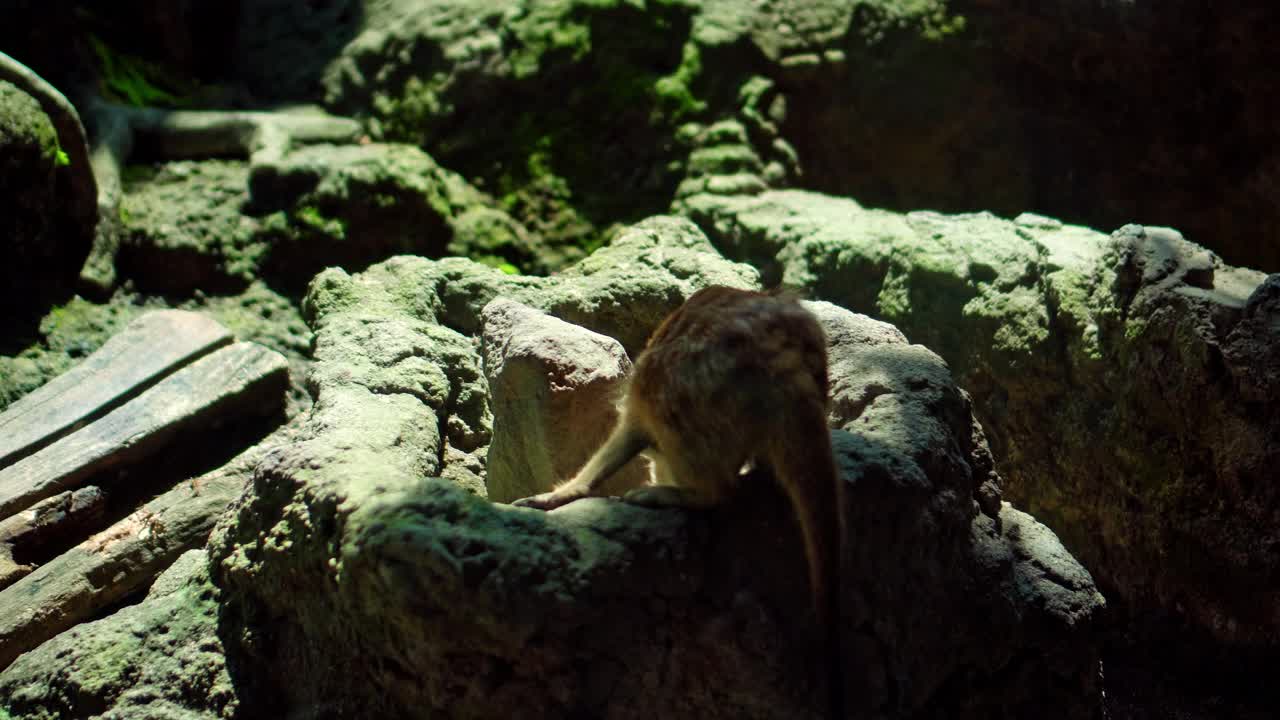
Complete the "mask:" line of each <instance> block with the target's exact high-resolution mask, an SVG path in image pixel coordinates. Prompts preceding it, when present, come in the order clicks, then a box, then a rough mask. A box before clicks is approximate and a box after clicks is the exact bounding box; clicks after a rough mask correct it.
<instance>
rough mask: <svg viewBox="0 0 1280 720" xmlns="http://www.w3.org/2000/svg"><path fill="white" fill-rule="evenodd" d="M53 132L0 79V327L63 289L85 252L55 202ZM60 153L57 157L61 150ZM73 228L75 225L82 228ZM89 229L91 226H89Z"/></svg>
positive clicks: (33, 105) (61, 193) (32, 105)
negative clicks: (67, 226) (76, 241)
mask: <svg viewBox="0 0 1280 720" xmlns="http://www.w3.org/2000/svg"><path fill="white" fill-rule="evenodd" d="M58 153H59V145H58V135H57V131H56V130H55V129H54V126H53V123H52V122H51V121H50V119H49V116H48V115H46V114H45V112H44V111H43V110H41V109H40V104H39V103H38V102H37V101H36V99H35V98H33V97H31V96H30V95H28V94H27V93H25V92H23V91H22V90H20V89H19V88H18V87H17V86H15V85H13V84H11V83H8V82H5V81H3V80H0V256H2V257H3V260H0V308H2V309H0V325H3V326H4V327H12V325H13V323H14V322H15V321H17V320H19V319H22V320H26V319H27V317H26V316H28V315H30V314H31V313H32V312H36V313H37V314H38V312H39V311H42V310H43V309H45V308H46V307H47V305H48V303H49V302H50V301H51V300H54V299H60V298H59V295H60V294H65V293H67V292H68V291H69V290H70V288H71V286H72V284H73V282H74V280H75V277H76V273H77V272H78V270H79V263H80V262H83V260H84V256H85V254H87V253H88V245H87V244H85V243H80V244H77V243H75V242H73V241H74V240H75V232H69V231H68V229H67V228H66V227H63V226H64V225H65V224H66V223H64V222H63V220H62V216H61V215H60V211H59V208H60V207H61V206H62V204H63V203H67V202H69V201H70V200H71V199H70V198H68V197H67V196H66V195H65V192H66V189H65V188H64V187H63V186H61V185H60V184H59V177H60V176H62V175H65V174H66V173H65V171H64V168H63V167H62V166H60V164H59V154H58ZM63 157H65V156H63ZM75 230H79V231H81V234H82V235H83V228H77V229H75ZM90 232H91V230H90Z"/></svg>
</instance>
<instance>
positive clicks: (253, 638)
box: [210, 218, 1102, 718]
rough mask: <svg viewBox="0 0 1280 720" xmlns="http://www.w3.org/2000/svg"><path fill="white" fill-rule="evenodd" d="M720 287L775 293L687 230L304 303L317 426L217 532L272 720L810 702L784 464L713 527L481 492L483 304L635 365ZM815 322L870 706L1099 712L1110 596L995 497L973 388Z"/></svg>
mask: <svg viewBox="0 0 1280 720" xmlns="http://www.w3.org/2000/svg"><path fill="white" fill-rule="evenodd" d="M712 282H720V283H726V282H727V283H730V284H737V285H739V286H750V285H752V284H755V283H756V282H757V279H756V276H755V274H754V272H753V271H751V270H750V269H749V268H746V267H745V266H740V265H734V264H731V263H728V262H725V261H724V260H723V259H721V258H720V257H718V256H717V255H716V254H715V253H714V252H713V251H712V250H711V248H710V246H709V245H708V244H707V242H706V240H705V238H703V237H701V235H700V233H698V232H697V230H696V229H695V228H693V227H692V226H691V225H689V224H688V223H687V222H684V221H679V220H675V219H671V218H655V219H653V220H649V221H646V222H644V223H641V224H640V225H639V226H637V227H634V228H631V229H630V230H628V231H626V232H625V233H623V235H622V236H620V237H619V239H618V240H617V241H616V242H615V243H614V244H613V245H612V246H610V247H608V248H605V249H604V250H602V251H600V252H598V253H596V254H595V255H593V256H592V258H591V259H590V260H589V261H588V262H587V263H583V264H581V265H579V266H577V267H575V268H572V269H571V270H570V271H568V272H566V273H565V274H564V275H563V276H561V277H559V278H550V279H548V278H526V277H510V276H505V275H502V274H501V273H498V272H496V271H493V270H489V269H486V268H483V267H482V266H479V265H476V264H474V263H471V262H468V261H463V260H453V259H451V260H443V261H430V260H425V259H419V258H397V259H394V260H391V261H388V262H386V263H382V264H380V265H376V266H374V267H372V268H370V269H369V270H367V271H365V272H364V273H361V274H360V275H358V276H350V275H347V274H346V273H344V272H342V271H340V270H329V271H326V272H325V273H322V274H321V275H320V276H319V277H318V278H317V280H316V281H315V283H313V285H312V288H311V292H310V294H309V296H308V312H309V316H310V318H311V322H312V323H313V326H314V328H315V329H316V333H317V341H316V355H317V366H316V367H317V371H316V373H315V375H314V381H313V383H314V385H313V386H314V391H315V394H316V403H315V406H314V408H313V411H312V415H311V416H310V418H309V419H308V420H307V422H306V426H305V428H304V429H303V431H302V432H301V434H300V436H299V439H298V441H297V442H294V443H291V444H287V445H283V446H280V447H279V448H277V449H276V450H274V451H272V452H271V453H270V454H269V456H268V458H266V459H265V460H264V461H263V462H262V463H261V464H260V465H259V466H258V469H257V471H256V473H255V474H254V479H253V483H252V487H251V489H250V491H249V492H248V493H247V494H246V495H245V496H244V497H243V498H242V500H241V502H240V503H239V505H238V507H237V509H236V510H235V512H234V513H233V514H231V515H230V516H228V517H227V518H226V519H225V521H224V522H223V523H222V525H221V526H220V527H219V529H218V530H217V531H216V532H215V535H214V538H213V539H212V541H211V545H210V563H211V566H212V568H213V573H214V577H215V582H216V583H217V584H218V585H219V586H220V587H221V588H222V590H223V592H224V595H223V597H224V603H225V604H224V610H225V613H224V616H223V617H224V620H225V622H226V625H224V627H223V629H224V631H226V635H224V637H234V638H238V642H237V643H236V644H235V646H234V647H231V648H228V651H229V652H232V653H235V654H236V655H237V661H238V662H239V663H243V665H241V667H243V668H244V669H245V670H246V672H248V673H250V674H252V675H253V676H255V677H257V678H259V679H260V680H262V681H263V682H264V683H265V685H264V686H265V687H271V688H273V690H272V692H271V693H270V694H269V695H263V696H262V697H254V698H252V701H253V702H255V703H261V704H260V705H255V707H260V708H262V709H263V711H264V712H274V711H278V712H288V711H289V709H290V708H297V707H304V706H305V707H309V708H317V709H319V710H317V712H319V713H320V714H322V715H325V716H340V715H343V714H344V713H346V714H349V713H351V712H355V711H356V710H357V709H358V711H359V712H361V713H366V714H367V713H371V712H385V713H390V714H393V715H403V716H423V715H431V714H447V715H449V716H451V717H477V718H478V717H495V716H508V715H510V716H525V717H535V716H537V717H552V716H572V715H575V714H587V715H593V716H605V717H613V718H628V717H643V716H655V715H657V716H667V717H675V716H692V715H697V716H700V717H735V718H740V717H798V716H807V715H811V714H813V713H815V712H816V711H817V708H816V706H815V704H814V703H815V698H817V697H819V696H820V694H819V693H817V692H816V690H817V688H816V682H817V680H816V678H817V675H816V673H815V668H814V665H813V662H814V654H813V653H814V652H815V649H816V647H817V638H816V637H815V633H816V628H815V627H814V626H813V621H812V618H811V616H810V615H809V613H808V611H807V610H806V609H805V608H807V607H808V605H807V603H808V598H807V590H806V582H805V575H804V573H805V570H804V563H803V562H800V561H798V558H800V557H802V555H801V546H800V543H799V538H798V536H797V533H796V530H795V528H794V526H793V522H792V520H791V518H790V517H789V515H788V511H787V510H786V508H787V505H786V503H785V502H783V501H782V500H781V497H780V495H779V494H778V492H777V490H776V489H775V488H774V487H773V485H772V484H771V483H770V482H768V481H767V480H766V478H765V477H763V476H761V475H759V474H758V473H757V475H755V476H753V477H751V478H748V479H747V480H746V481H745V482H744V485H745V488H746V489H744V491H743V492H742V493H741V494H740V496H739V497H738V498H736V499H735V500H734V501H732V502H731V503H730V504H729V505H727V506H725V507H723V508H719V509H717V510H713V511H708V512H687V511H681V510H649V509H643V508H639V507H633V506H629V505H625V504H622V503H620V502H618V501H615V500H609V499H591V500H585V501H579V502H577V503H573V504H571V505H569V506H567V507H565V508H563V509H561V510H558V511H556V512H552V513H547V514H544V513H539V512H536V511H531V510H524V509H517V508H513V507H510V506H505V505H499V504H494V503H492V502H490V501H488V500H486V499H485V498H483V497H480V495H482V494H483V492H484V489H483V484H482V483H483V481H484V479H485V475H484V463H483V458H484V455H485V452H486V451H487V449H488V447H489V445H490V441H491V438H492V437H493V434H494V432H495V430H494V427H495V426H497V425H501V424H503V423H504V422H521V420H522V417H521V415H520V414H519V413H510V412H509V410H510V409H509V408H506V407H504V406H502V405H498V404H492V403H491V398H490V396H489V390H488V386H487V383H486V382H485V380H484V377H485V376H484V374H483V369H482V368H483V363H482V360H481V356H480V353H479V351H478V348H477V347H476V342H475V339H474V338H476V336H477V335H479V333H480V331H481V328H482V324H483V317H484V316H483V314H482V312H481V310H482V308H484V307H485V306H487V305H489V304H490V302H491V301H492V300H493V299H494V298H498V297H507V298H510V299H511V300H515V301H518V302H521V303H523V304H524V305H527V306H529V307H531V308H536V309H539V310H541V311H543V312H547V313H549V314H551V315H553V316H556V317H559V318H561V319H563V320H571V321H575V322H581V323H582V324H583V325H586V326H589V327H590V328H591V329H592V330H594V331H596V332H604V333H605V334H608V335H610V336H612V337H615V338H617V339H618V340H619V341H620V342H621V344H622V346H623V347H626V348H628V350H629V351H630V352H632V353H634V352H635V350H636V348H637V347H638V344H639V343H640V342H642V341H643V338H644V336H645V335H646V334H647V332H648V331H649V330H650V329H652V327H653V326H654V325H655V324H656V323H657V321H658V320H659V319H660V318H661V317H662V316H663V315H664V314H665V313H666V312H667V311H669V310H670V309H673V308H674V307H675V306H676V305H678V304H679V303H680V302H681V301H682V299H683V298H684V297H687V296H688V295H689V294H690V293H691V292H692V291H693V290H695V289H696V288H698V287H701V286H704V285H706V284H709V283H712ZM490 307H491V313H490V316H491V317H492V316H493V313H494V312H496V311H497V309H498V308H500V307H501V305H498V306H496V307H495V306H490ZM812 307H813V308H814V310H815V312H816V313H817V314H818V316H819V317H820V318H821V319H822V321H823V322H824V325H825V326H826V327H827V330H828V332H829V334H830V335H831V337H832V366H833V368H834V372H833V375H834V376H835V380H834V382H833V397H834V402H833V407H834V410H833V420H834V422H835V424H836V429H834V430H833V433H834V441H835V447H836V452H837V455H838V461H839V467H840V469H841V475H842V479H843V480H844V481H845V482H847V483H848V484H849V493H848V495H849V498H848V507H847V508H846V510H847V512H848V514H849V526H850V536H849V538H848V549H847V554H846V560H845V568H846V570H845V572H846V577H845V584H844V588H843V590H842V605H843V607H844V617H843V622H842V629H843V635H844V651H845V654H846V658H847V661H846V667H847V669H848V675H847V678H846V679H847V683H848V685H847V692H848V695H849V697H850V700H851V703H852V705H853V707H854V708H855V710H856V713H855V715H856V716H859V717H874V716H878V715H881V714H884V713H906V714H916V715H946V716H949V717H975V718H976V717H984V718H985V717H1010V718H1013V717H1025V716H1027V715H1028V714H1029V713H1039V714H1044V713H1049V714H1051V716H1053V717H1063V718H1068V717H1081V718H1083V717H1089V716H1091V713H1092V712H1093V708H1094V707H1095V706H1096V703H1097V700H1098V694H1097V693H1098V687H1097V685H1096V680H1097V646H1096V640H1097V638H1096V635H1095V634H1094V632H1093V628H1094V623H1095V622H1096V620H1097V616H1098V612H1099V610H1100V609H1101V607H1102V600H1101V596H1100V595H1098V594H1097V592H1096V590H1094V588H1093V584H1092V581H1091V580H1090V578H1089V576H1088V573H1086V572H1085V571H1084V570H1083V569H1082V568H1081V567H1080V566H1079V565H1078V564H1077V563H1076V562H1075V561H1074V560H1072V559H1071V557H1070V556H1069V555H1068V554H1067V553H1066V551H1065V550H1063V548H1062V546H1061V545H1060V544H1058V542H1057V540H1056V539H1055V538H1054V537H1053V535H1052V533H1051V532H1049V531H1048V530H1047V529H1046V528H1044V527H1043V526H1041V525H1039V524H1038V523H1036V522H1035V521H1034V520H1032V519H1031V518H1030V517H1029V516H1027V515H1025V514H1023V513H1020V512H1018V511H1016V510H1014V509H1012V508H1011V507H1009V506H1008V505H1002V504H1001V503H1000V501H999V493H998V487H997V477H996V475H995V472H994V468H993V465H992V461H991V458H990V455H989V454H988V453H987V451H986V444H985V441H984V440H983V438H982V433H981V430H980V429H979V427H978V426H977V424H976V422H975V421H974V420H973V416H972V414H971V412H970V409H969V402H968V399H967V397H966V395H965V394H964V393H962V392H961V391H960V390H958V389H957V388H956V386H955V385H954V383H953V382H952V381H951V378H950V374H949V372H948V370H947V368H946V366H945V365H944V364H943V363H942V362H941V360H940V359H939V358H938V357H937V356H936V355H934V354H933V353H931V352H930V351H928V350H926V349H924V348H923V347H920V346H916V345H908V344H907V343H906V342H905V341H904V340H903V338H902V336H901V335H900V334H899V333H897V331H895V330H894V329H893V328H891V327H890V326H887V325H884V324H883V323H877V322H874V321H871V320H869V319H866V318H863V317H859V316H855V315H853V314H852V313H849V312H848V311H845V310H842V309H840V308H837V307H835V306H831V305H825V304H822V303H818V304H815V305H813V306H812ZM535 334H536V330H535ZM513 336H514V331H513ZM491 407H492V408H494V409H495V410H502V411H503V413H504V414H502V415H496V416H495V415H491V414H490V408H491ZM244 701H245V702H248V701H249V700H248V699H244Z"/></svg>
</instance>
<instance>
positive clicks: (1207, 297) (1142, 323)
mask: <svg viewBox="0 0 1280 720" xmlns="http://www.w3.org/2000/svg"><path fill="white" fill-rule="evenodd" d="M681 206H682V208H683V209H684V210H685V212H687V213H688V214H689V215H690V216H691V217H693V218H694V219H695V220H696V221H697V222H698V223H699V224H700V225H701V226H702V227H704V228H706V230H707V232H708V234H709V235H710V237H711V238H712V240H713V242H715V243H716V244H717V246H718V247H720V248H721V249H722V250H723V251H724V252H725V254H726V255H727V256H728V257H731V258H734V259H737V260H746V261H749V262H752V263H753V264H755V265H757V266H758V267H761V268H762V271H763V272H764V273H765V275H766V276H768V277H771V278H773V279H775V280H782V281H784V282H787V283H789V284H793V285H796V286H798V287H803V288H807V289H808V290H810V291H811V292H813V293H814V294H815V295H816V296H817V297H821V298H824V299H828V300H831V301H833V302H836V303H839V304H840V305H843V306H845V307H848V308H851V309H854V310H860V311H864V312H867V313H869V314H873V315H875V316H877V317H880V318H883V319H885V320H888V321H890V322H892V323H894V324H895V325H897V326H898V327H899V328H901V329H902V330H903V331H904V332H905V333H906V335H907V337H909V338H911V339H912V340H913V341H915V342H920V343H922V344H924V345H926V346H928V347H929V348H931V349H933V350H936V351H937V352H938V353H939V354H941V355H942V356H943V357H944V358H946V359H947V362H948V363H949V364H950V366H951V368H952V370H953V371H954V372H955V374H956V378H957V380H958V382H959V383H960V384H961V386H963V387H964V388H966V389H967V390H969V391H970V392H972V393H973V395H974V400H975V405H976V407H977V411H978V416H979V418H980V419H981V420H982V424H983V426H984V427H985V428H986V430H987V432H988V433H989V435H990V437H991V439H992V447H993V450H994V454H995V456H996V457H997V458H998V459H999V465H1000V468H1001V473H1002V475H1003V476H1004V477H1005V478H1006V479H1007V481H1008V482H1007V485H1006V493H1007V495H1008V497H1009V498H1011V499H1012V500H1013V501H1014V502H1015V503H1017V504H1018V505H1019V506H1022V507H1025V508H1027V509H1028V510H1029V511H1030V512H1031V513H1033V514H1034V515H1035V516H1036V517H1037V518H1039V519H1041V520H1043V521H1044V522H1046V523H1047V524H1048V525H1049V526H1050V527H1052V528H1054V530H1055V531H1057V532H1058V533H1060V534H1061V535H1062V537H1063V539H1064V541H1065V543H1066V545H1067V547H1069V548H1070V549H1071V551H1072V552H1073V553H1075V554H1077V555H1078V556H1079V557H1080V558H1081V559H1082V561H1083V562H1084V563H1085V565H1086V566H1087V567H1089V568H1090V570H1091V571H1093V572H1094V573H1095V574H1096V575H1097V576H1098V578H1099V581H1100V582H1101V583H1102V584H1103V586H1104V588H1108V589H1114V590H1115V591H1116V595H1117V597H1116V598H1115V599H1118V600H1122V601H1123V602H1122V606H1124V607H1127V608H1128V609H1129V610H1130V617H1132V618H1134V619H1135V620H1138V619H1143V618H1167V617H1171V618H1174V619H1177V620H1180V621H1186V622H1189V623H1190V624H1191V625H1192V626H1193V627H1196V628H1198V629H1199V630H1200V631H1201V634H1202V635H1205V636H1208V637H1211V638H1213V639H1214V640H1215V641H1218V642H1222V643H1225V645H1226V646H1228V647H1234V648H1236V649H1239V650H1261V651H1265V652H1275V651H1277V650H1280V601H1278V600H1277V598H1280V552H1277V548H1278V547H1280V545H1278V543H1280V533H1277V527H1280V495H1278V494H1277V488H1276V483H1275V481H1274V470H1273V468H1274V467H1276V464H1277V462H1278V461H1280V414H1278V413H1277V410H1276V407H1275V403H1273V402H1267V401H1266V400H1265V398H1268V397H1273V396H1274V388H1275V386H1274V377H1275V374H1276V373H1275V369H1274V367H1275V363H1274V358H1276V356H1277V355H1276V353H1277V352H1278V350H1277V348H1280V326H1277V324H1276V322H1275V319H1274V318H1275V317H1276V313H1277V309H1276V299H1275V298H1276V292H1275V286H1276V280H1275V279H1274V276H1273V277H1272V278H1265V276H1264V275H1263V274H1262V273H1259V272H1256V271H1253V270H1247V269H1244V268H1235V267H1231V266H1229V265H1226V264H1225V263H1223V262H1222V261H1221V260H1220V259H1219V258H1218V257H1217V256H1216V255H1214V254H1213V253H1211V252H1209V251H1207V250H1205V249H1203V248H1201V247H1199V246H1197V245H1195V244H1193V243H1190V242H1188V241H1187V240H1185V239H1184V238H1183V237H1182V236H1181V234H1179V233H1178V232H1177V231H1174V230H1170V229H1168V228H1156V227H1143V226H1138V225H1127V226H1125V227H1123V228H1121V229H1119V230H1117V231H1116V232H1115V233H1113V234H1112V235H1111V236H1109V237H1108V236H1107V235H1105V234H1102V233H1099V232H1096V231H1092V230H1089V229H1086V228H1082V227H1075V226H1071V225H1064V224H1062V223H1060V222H1058V221H1056V220H1052V219H1049V218H1043V217H1039V216H1034V215H1023V216H1020V217H1018V218H1017V219H1015V220H1013V221H1008V220H1003V219H1000V218H997V217H994V216H992V215H989V214H985V213H983V214H975V215H959V216H947V215H940V214H937V213H928V212H917V213H909V214H907V215H899V214H896V213H890V212H886V211H882V210H872V209H867V208H863V207H862V206H861V205H859V204H858V203H856V202H853V201H852V200H845V199H838V198H831V197H826V196H822V195H816V194H812V193H804V192H794V191H787V192H771V193H763V194H759V195H757V196H753V197H742V196H739V197H725V196H716V195H710V194H702V195H697V196H693V197H690V198H686V199H685V200H683V201H682V204H681ZM1264 278H1265V282H1264ZM1268 361H1271V362H1268Z"/></svg>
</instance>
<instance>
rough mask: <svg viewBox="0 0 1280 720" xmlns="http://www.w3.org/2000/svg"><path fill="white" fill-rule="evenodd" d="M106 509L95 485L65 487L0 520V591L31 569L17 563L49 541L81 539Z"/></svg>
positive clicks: (95, 524)
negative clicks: (65, 489) (76, 487)
mask: <svg viewBox="0 0 1280 720" xmlns="http://www.w3.org/2000/svg"><path fill="white" fill-rule="evenodd" d="M106 511H107V495H106V493H104V492H102V489H101V488H98V487H93V486H90V487H84V488H80V489H79V490H75V491H72V490H68V491H66V492H61V493H58V494H57V495H54V496H53V497H51V498H47V499H44V500H41V501H40V502H38V503H36V504H35V505H32V506H31V507H29V508H27V509H26V510H23V511H22V512H19V513H16V514H14V515H10V516H9V517H7V518H5V519H4V520H0V590H3V589H5V588H7V587H9V586H10V585H12V584H14V583H15V582H17V581H18V580H20V579H22V578H23V577H24V576H26V575H28V574H29V573H30V572H31V571H32V570H34V569H35V568H34V567H33V566H31V565H26V564H18V562H17V561H16V560H15V559H14V556H15V555H17V554H18V553H19V552H21V553H22V555H24V556H26V557H30V556H31V555H32V553H34V552H39V551H40V549H41V548H42V547H44V546H45V545H48V544H50V543H53V542H58V541H62V540H70V539H72V538H82V537H84V536H86V535H88V534H89V528H90V527H100V526H101V520H102V516H103V515H104V514H105V513H106Z"/></svg>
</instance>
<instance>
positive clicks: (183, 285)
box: [113, 160, 266, 297]
mask: <svg viewBox="0 0 1280 720" xmlns="http://www.w3.org/2000/svg"><path fill="white" fill-rule="evenodd" d="M248 177H249V170H248V167H247V166H246V164H245V163H244V162H243V161H238V160H200V161H179V162H170V163H166V164H164V165H162V166H161V167H160V169H159V170H158V171H156V172H154V173H153V174H151V176H150V177H147V178H145V179H144V178H140V177H138V173H136V172H135V173H134V179H133V181H132V182H130V183H128V184H127V185H126V186H125V188H124V190H125V193H124V195H123V197H122V198H121V199H120V207H119V210H118V212H119V215H120V222H121V225H122V232H121V238H120V242H119V247H118V248H117V249H116V251H115V258H114V264H113V268H114V269H113V272H115V273H117V274H118V275H119V276H120V279H121V280H129V281H131V282H132V283H133V285H135V286H136V287H138V288H140V289H141V290H143V291H145V292H153V293H164V294H168V295H172V296H177V297H187V296H190V295H191V294H192V293H194V292H196V291H200V292H207V293H215V294H229V293H237V292H242V291H244V290H245V288H247V287H248V286H249V284H250V283H251V282H252V281H253V279H254V277H255V276H257V275H260V274H261V271H262V268H261V263H262V259H261V258H262V255H263V253H264V252H265V250H266V247H265V246H264V243H263V241H262V240H261V239H260V238H258V237H257V236H256V231H257V229H258V222H257V221H256V220H255V219H254V218H252V217H249V216H248V215H245V214H244V213H243V212H242V210H243V207H244V205H245V203H246V201H247V199H248V191H247V186H246V183H247V182H248Z"/></svg>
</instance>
